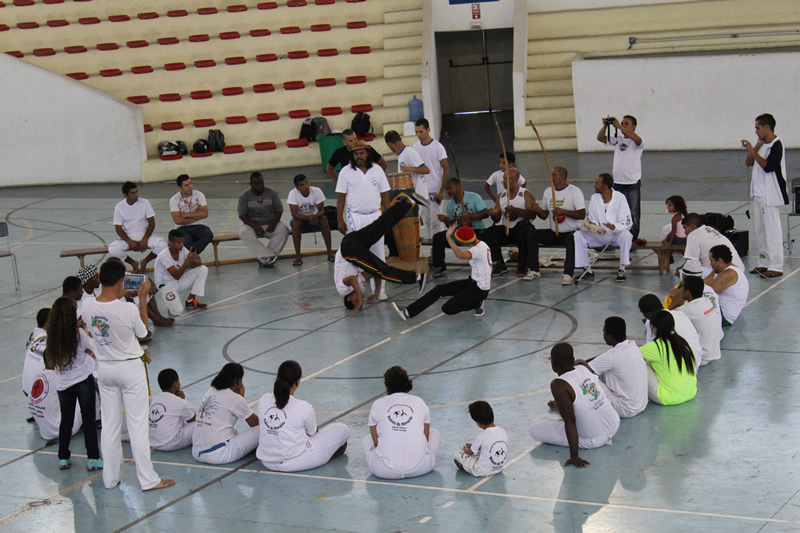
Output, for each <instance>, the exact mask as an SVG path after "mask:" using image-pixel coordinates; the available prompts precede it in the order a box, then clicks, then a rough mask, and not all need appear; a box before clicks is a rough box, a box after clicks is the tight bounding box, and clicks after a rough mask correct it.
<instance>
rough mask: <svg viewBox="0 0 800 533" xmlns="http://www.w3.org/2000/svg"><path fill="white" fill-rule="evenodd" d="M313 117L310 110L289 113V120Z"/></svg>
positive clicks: (296, 110) (295, 110) (297, 110)
mask: <svg viewBox="0 0 800 533" xmlns="http://www.w3.org/2000/svg"><path fill="white" fill-rule="evenodd" d="M310 116H311V111H309V110H308V109H294V110H292V111H289V118H306V117H310Z"/></svg>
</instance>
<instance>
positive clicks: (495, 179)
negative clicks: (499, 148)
mask: <svg viewBox="0 0 800 533" xmlns="http://www.w3.org/2000/svg"><path fill="white" fill-rule="evenodd" d="M504 176H505V172H503V171H502V170H495V171H494V172H492V175H491V176H489V179H488V180H486V183H487V184H488V185H489V187H491V186H493V185H494V187H495V190H496V191H497V193H496V194H495V197H497V196H500V194H501V193H502V192H503V191H505V190H506V180H505V179H504V178H503V177H504ZM519 186H520V187H522V188H525V178H523V177H522V174H520V175H519Z"/></svg>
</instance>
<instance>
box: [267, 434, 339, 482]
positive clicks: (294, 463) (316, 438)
mask: <svg viewBox="0 0 800 533" xmlns="http://www.w3.org/2000/svg"><path fill="white" fill-rule="evenodd" d="M349 438H350V428H348V427H347V426H346V425H345V424H341V423H338V422H337V423H335V424H331V425H329V426H326V427H324V428H322V429H320V430H319V431H317V432H316V433H315V434H314V435H311V436H310V437H309V438H308V440H309V444H307V445H306V449H305V450H304V451H303V453H301V454H300V455H298V456H297V457H293V458H291V459H287V460H285V461H282V462H280V463H267V462H264V461H262V463H263V464H264V467H266V468H269V469H270V470H277V471H278V472H300V471H302V470H311V469H312V468H317V467H320V466H322V465H324V464H325V463H327V462H328V461H330V460H331V456H332V455H333V454H334V452H335V451H336V450H338V449H339V448H341V447H342V446H343V445H344V443H346V442H347V439H349Z"/></svg>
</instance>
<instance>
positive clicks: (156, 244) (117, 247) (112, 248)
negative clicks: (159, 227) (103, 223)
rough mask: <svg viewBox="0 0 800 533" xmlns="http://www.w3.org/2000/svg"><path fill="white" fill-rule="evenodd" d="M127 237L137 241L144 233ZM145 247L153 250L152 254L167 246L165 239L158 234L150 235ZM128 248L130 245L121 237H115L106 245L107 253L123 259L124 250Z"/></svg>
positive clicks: (158, 252)
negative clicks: (115, 238)
mask: <svg viewBox="0 0 800 533" xmlns="http://www.w3.org/2000/svg"><path fill="white" fill-rule="evenodd" d="M128 237H130V238H131V239H132V240H134V241H139V240H141V239H142V237H144V235H136V236H134V235H128ZM147 247H148V248H150V249H151V250H153V253H154V254H156V255H158V254H160V253H161V252H162V251H163V250H165V249H166V248H167V241H165V240H164V239H162V238H161V237H159V236H158V235H150V238H149V239H147ZM130 249H131V247H130V246H128V243H127V242H125V241H123V240H122V239H117V240H115V241H113V242H112V243H111V244H109V245H108V255H110V256H113V257H118V258H119V259H122V260H123V261H124V260H125V252H127V251H128V250H130Z"/></svg>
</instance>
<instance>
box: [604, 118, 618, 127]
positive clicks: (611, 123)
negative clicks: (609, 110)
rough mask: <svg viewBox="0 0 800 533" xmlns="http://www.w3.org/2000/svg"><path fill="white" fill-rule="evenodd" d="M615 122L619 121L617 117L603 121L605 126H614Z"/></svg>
mask: <svg viewBox="0 0 800 533" xmlns="http://www.w3.org/2000/svg"><path fill="white" fill-rule="evenodd" d="M615 120H617V119H616V117H607V118H606V119H605V120H603V124H605V125H606V126H613V125H614V121H615Z"/></svg>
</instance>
